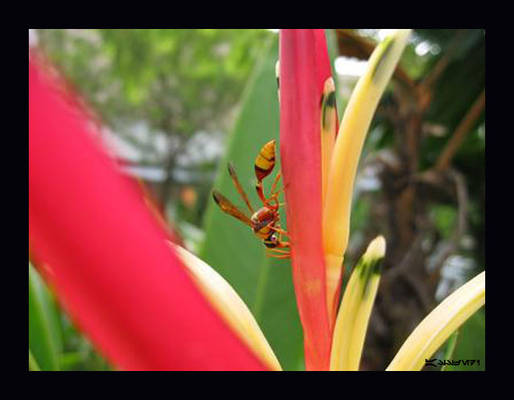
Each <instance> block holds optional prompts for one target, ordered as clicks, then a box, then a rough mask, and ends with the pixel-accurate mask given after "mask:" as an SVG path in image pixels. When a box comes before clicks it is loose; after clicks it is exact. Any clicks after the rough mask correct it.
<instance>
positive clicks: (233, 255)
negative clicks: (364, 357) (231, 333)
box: [200, 37, 303, 369]
mask: <svg viewBox="0 0 514 400" xmlns="http://www.w3.org/2000/svg"><path fill="white" fill-rule="evenodd" d="M272 39H273V42H272V43H270V44H269V46H267V47H266V49H265V50H264V52H263V54H262V57H261V62H260V65H258V66H257V68H256V71H255V72H254V75H253V77H252V79H251V81H250V83H249V86H248V87H247V89H246V92H245V96H244V101H243V104H242V108H241V112H240V114H239V117H238V119H237V122H236V124H235V127H234V130H233V132H232V134H231V136H230V139H229V143H228V151H227V154H226V156H225V158H224V160H222V162H221V164H220V165H219V168H218V175H217V179H216V181H215V184H214V187H216V188H217V189H218V190H219V191H220V192H222V193H223V194H224V195H225V196H226V197H228V198H229V199H231V200H232V202H233V203H234V204H236V205H238V206H240V207H241V210H246V211H247V212H248V210H247V208H246V206H245V204H244V202H243V201H242V200H241V198H240V197H239V195H238V193H237V191H236V189H235V188H234V186H233V184H232V181H231V179H230V176H229V174H228V171H227V163H228V162H229V161H231V162H232V163H233V164H234V167H235V169H236V172H237V174H238V176H239V179H240V181H241V184H242V185H243V187H244V189H245V191H246V192H247V193H248V196H249V198H250V202H251V203H252V205H253V207H254V208H256V209H257V208H259V204H260V202H259V200H258V197H257V195H256V193H255V189H254V187H255V175H254V161H255V157H256V156H257V154H258V152H259V150H260V148H261V147H262V145H264V144H265V143H266V142H268V141H269V140H271V139H276V140H277V142H278V140H279V106H278V98H277V86H276V79H275V63H276V61H277V58H278V40H277V38H276V37H274V38H272ZM277 150H278V149H277ZM278 167H279V165H276V166H275V171H274V174H275V173H276V172H277V171H278ZM274 174H273V175H274ZM272 180H273V176H269V177H267V178H266V179H265V180H264V186H265V190H266V193H267V191H269V188H270V185H271V182H272ZM281 218H282V219H285V212H284V211H283V209H282V211H281ZM204 222H205V224H204V226H205V232H206V236H205V241H204V244H203V246H202V250H201V251H200V257H201V258H202V259H204V260H205V261H206V262H207V263H208V264H209V265H211V266H212V267H213V268H215V269H216V270H217V271H218V272H219V273H220V274H221V275H222V276H223V277H224V278H225V279H226V280H227V281H228V282H229V283H230V284H231V285H232V286H233V287H234V289H235V290H236V291H237V292H238V294H239V295H240V296H241V298H242V299H243V300H244V302H245V303H246V304H247V305H248V307H249V308H250V310H251V311H252V313H253V314H254V316H255V318H256V320H257V322H258V323H259V325H260V327H261V329H262V330H263V332H264V335H265V336H266V338H267V339H268V342H269V343H270V345H271V347H272V348H273V350H274V352H275V354H276V355H277V358H278V359H279V361H280V363H281V365H282V367H283V368H284V369H298V367H299V365H302V364H303V335H302V329H301V325H300V320H299V316H298V311H297V309H296V300H295V294H294V289H293V282H292V276H291V266H290V263H289V260H276V259H271V258H268V257H266V255H265V248H264V246H263V244H262V242H261V241H260V240H259V239H258V238H257V237H256V236H255V235H254V234H253V233H252V231H251V230H250V228H249V227H247V226H245V225H244V224H242V223H241V222H240V221H238V220H236V219H235V218H231V217H230V216H229V215H226V214H224V213H223V212H222V211H221V210H220V209H219V208H218V207H217V206H216V204H215V203H214V201H209V205H208V209H207V211H206V217H205V221H204Z"/></svg>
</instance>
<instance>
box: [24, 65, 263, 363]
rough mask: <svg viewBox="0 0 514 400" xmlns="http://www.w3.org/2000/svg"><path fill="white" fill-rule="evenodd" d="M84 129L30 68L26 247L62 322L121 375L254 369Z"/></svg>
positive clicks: (48, 83)
mask: <svg viewBox="0 0 514 400" xmlns="http://www.w3.org/2000/svg"><path fill="white" fill-rule="evenodd" d="M87 130H88V124H87V121H86V119H85V118H84V117H83V116H81V114H80V113H79V112H78V111H77V110H74V109H71V107H70V105H69V104H68V103H67V102H65V101H64V99H63V97H62V96H61V95H60V94H59V93H58V90H57V89H56V85H55V82H53V81H51V80H50V79H49V78H48V77H46V75H45V74H44V73H42V72H41V71H40V70H39V69H38V67H37V66H36V65H34V63H33V62H32V61H31V63H30V65H29V241H30V246H31V252H33V253H34V255H35V257H37V260H38V261H39V262H41V263H45V264H48V265H49V266H50V268H51V271H52V273H51V274H50V275H49V276H48V278H50V279H51V284H52V285H53V287H54V288H55V290H56V292H57V294H58V296H59V299H60V301H61V302H62V303H63V305H64V306H65V307H66V308H67V309H68V311H69V312H70V314H71V316H72V318H73V319H74V320H75V321H76V322H77V323H78V325H79V327H80V328H81V329H83V330H84V331H85V332H86V333H87V334H88V335H89V337H90V338H91V339H92V340H93V342H94V343H95V344H96V345H97V346H98V347H99V349H101V350H102V352H103V353H104V354H105V355H106V356H107V357H108V358H109V359H110V360H111V362H113V364H114V365H116V366H117V367H119V368H122V369H135V370H212V369H217V370H238V369H243V370H262V369H264V367H263V365H262V364H261V363H260V362H259V361H258V360H257V358H256V357H255V356H254V355H253V353H251V351H250V350H249V349H247V348H246V347H245V346H244V344H243V343H242V342H241V341H240V340H239V339H238V338H237V337H236V336H235V335H234V333H233V332H232V331H231V330H230V329H229V328H228V327H227V326H226V325H225V324H224V322H223V321H222V320H221V318H220V317H219V316H218V314H217V313H216V312H215V311H214V310H213V309H212V308H211V307H210V305H209V304H208V303H207V301H206V300H205V298H204V297H203V296H202V295H201V294H200V293H199V292H198V290H197V289H196V287H195V286H194V284H193V283H192V282H191V280H190V279H189V277H188V276H187V275H186V272H185V271H184V270H183V269H182V266H181V264H180V262H179V260H178V259H177V257H176V256H175V254H173V253H172V252H171V251H170V248H169V246H168V245H167V244H166V242H165V239H166V234H165V233H164V232H163V230H162V227H161V226H159V224H158V223H157V222H156V221H155V219H154V218H153V217H152V216H151V213H150V211H149V210H148V208H147V206H146V205H145V204H144V201H143V199H142V198H141V196H140V195H138V194H137V191H136V190H135V189H134V187H133V185H130V182H128V181H127V179H126V178H123V177H122V176H121V175H120V174H119V173H118V171H117V169H116V165H115V164H114V162H113V161H112V160H111V159H109V158H108V157H107V156H106V155H105V154H104V153H103V152H102V151H101V150H100V149H99V147H98V145H97V143H95V140H94V138H93V137H92V136H91V135H89V132H87Z"/></svg>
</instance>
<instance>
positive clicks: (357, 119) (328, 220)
mask: <svg viewBox="0 0 514 400" xmlns="http://www.w3.org/2000/svg"><path fill="white" fill-rule="evenodd" d="M409 33H410V29H400V30H397V31H396V32H394V33H393V34H392V35H391V36H389V37H387V38H386V39H384V40H383V41H382V42H381V43H380V44H379V45H378V46H377V47H376V49H375V50H374V51H373V54H372V55H371V57H370V59H369V61H368V67H367V70H366V72H365V74H364V75H363V76H362V77H361V78H360V79H359V82H358V83H357V85H356V87H355V89H354V90H353V93H352V96H351V98H350V101H349V103H348V106H347V107H346V110H345V113H344V116H343V120H342V122H341V126H340V127H339V134H338V136H337V139H336V143H335V147H334V151H333V155H332V160H331V164H330V171H329V178H328V182H327V193H326V199H325V204H324V210H323V241H324V248H325V258H326V266H327V303H328V304H329V310H331V309H332V307H331V304H333V303H334V302H335V301H337V299H335V293H337V288H338V286H339V284H340V277H341V268H342V265H343V256H344V253H345V251H346V247H347V245H348V235H349V228H350V209H351V201H352V193H353V182H354V178H355V172H356V171H357V165H358V162H359V158H360V154H361V151H362V146H363V144H364V139H365V138H366V134H367V132H368V129H369V126H370V123H371V120H372V118H373V114H374V113H375V109H376V107H377V104H378V101H379V100H380V97H381V96H382V93H383V92H384V90H385V87H386V85H387V83H388V82H389V79H390V78H391V75H392V74H393V71H394V69H395V67H396V64H397V63H398V60H399V59H400V56H401V54H402V52H403V49H404V47H405V45H406V43H407V38H408V36H409Z"/></svg>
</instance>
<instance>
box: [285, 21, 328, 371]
mask: <svg viewBox="0 0 514 400" xmlns="http://www.w3.org/2000/svg"><path fill="white" fill-rule="evenodd" d="M330 76H331V72H330V61H329V57H328V52H327V48H326V41H325V33H324V31H323V30H322V29H284V30H281V32H280V153H281V161H282V173H283V178H284V191H285V198H286V212H287V228H288V231H289V234H290V238H291V243H292V245H291V262H292V268H293V281H294V286H295V292H296V298H297V304H298V309H299V313H300V319H301V321H302V326H303V331H304V343H305V363H306V368H307V369H309V370H327V369H328V367H329V359H330V346H331V329H330V323H329V319H328V312H327V300H326V276H325V275H326V274H325V261H324V255H323V242H322V230H321V229H322V227H321V217H322V208H321V136H320V118H321V116H320V113H321V106H320V103H321V97H322V92H323V84H324V82H325V80H326V79H327V78H329V77H330Z"/></svg>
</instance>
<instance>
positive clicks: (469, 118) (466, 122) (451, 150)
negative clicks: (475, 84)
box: [435, 89, 485, 171]
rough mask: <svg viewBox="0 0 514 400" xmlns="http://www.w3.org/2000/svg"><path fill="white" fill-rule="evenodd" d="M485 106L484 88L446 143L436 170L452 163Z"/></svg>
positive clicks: (440, 169)
mask: <svg viewBox="0 0 514 400" xmlns="http://www.w3.org/2000/svg"><path fill="white" fill-rule="evenodd" d="M484 108H485V89H483V90H482V93H480V96H478V98H477V99H476V100H475V102H474V103H473V106H472V107H471V108H470V109H469V111H468V112H467V113H466V115H465V116H464V118H463V119H462V121H461V122H460V123H459V125H458V126H457V129H455V132H454V133H453V136H452V137H451V139H450V140H449V141H448V143H447V144H446V147H445V148H444V150H443V152H442V153H441V155H440V156H439V158H438V159H437V162H436V164H435V168H436V170H439V171H442V170H444V169H446V168H448V166H449V165H450V162H451V160H452V158H453V156H454V155H455V153H456V152H457V150H458V148H459V147H460V145H461V144H462V142H463V140H464V138H465V137H466V135H467V134H468V133H469V131H470V130H471V128H472V127H473V125H474V124H475V122H476V120H477V119H478V117H479V116H480V115H481V114H482V111H483V110H484Z"/></svg>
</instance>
